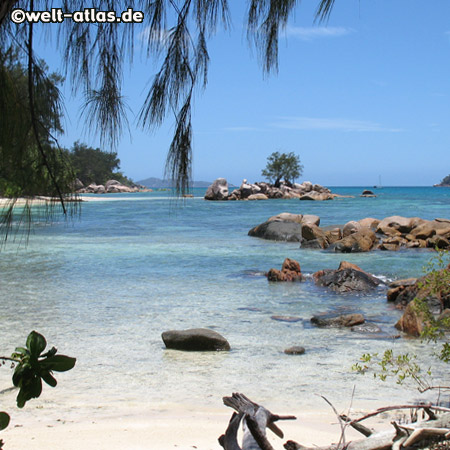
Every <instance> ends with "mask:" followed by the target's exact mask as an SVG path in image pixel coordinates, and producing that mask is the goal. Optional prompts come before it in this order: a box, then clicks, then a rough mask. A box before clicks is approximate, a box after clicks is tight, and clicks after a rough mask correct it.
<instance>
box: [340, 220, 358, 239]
mask: <svg viewBox="0 0 450 450" xmlns="http://www.w3.org/2000/svg"><path fill="white" fill-rule="evenodd" d="M361 228H362V227H361V224H360V223H359V222H355V221H354V220H351V221H350V222H347V223H346V224H345V225H344V228H343V230H342V236H343V237H347V236H350V235H351V234H353V233H356V232H358V231H361Z"/></svg>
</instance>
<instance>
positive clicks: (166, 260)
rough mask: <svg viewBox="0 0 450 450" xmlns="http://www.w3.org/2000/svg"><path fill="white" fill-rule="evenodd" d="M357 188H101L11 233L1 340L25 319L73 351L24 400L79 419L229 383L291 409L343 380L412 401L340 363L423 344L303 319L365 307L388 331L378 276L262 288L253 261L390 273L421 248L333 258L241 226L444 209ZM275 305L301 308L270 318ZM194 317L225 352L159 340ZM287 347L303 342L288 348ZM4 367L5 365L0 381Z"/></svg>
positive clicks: (389, 318) (446, 201)
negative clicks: (337, 286)
mask: <svg viewBox="0 0 450 450" xmlns="http://www.w3.org/2000/svg"><path fill="white" fill-rule="evenodd" d="M362 190H363V189H362V188H350V187H349V188H345V187H336V188H332V191H333V192H336V193H339V194H343V195H355V196H356V197H355V198H345V199H336V200H333V201H328V202H300V201H298V200H268V201H259V202H258V201H257V202H207V201H204V200H203V194H204V192H205V190H201V189H200V190H194V195H195V198H193V199H186V200H185V201H184V202H181V203H178V204H177V203H176V202H174V200H173V199H172V198H171V197H170V195H169V194H168V193H167V192H152V193H145V194H128V195H124V194H122V195H108V196H104V197H100V199H101V200H100V201H92V202H86V203H84V204H83V206H82V210H81V216H80V217H79V218H76V219H74V220H73V221H71V222H64V221H62V222H60V223H58V222H57V223H54V224H52V225H51V226H49V225H42V224H38V225H36V227H35V228H34V230H33V233H32V235H31V237H30V240H29V243H28V246H27V247H23V246H21V247H18V246H17V245H14V244H10V245H8V246H7V247H6V248H5V249H3V250H2V251H1V253H0V274H1V278H0V295H1V304H2V307H1V310H0V319H1V322H0V323H1V333H0V348H1V349H2V352H3V353H9V352H10V351H12V350H13V348H14V346H15V345H17V344H20V343H24V341H25V338H26V336H27V334H28V332H29V331H31V330H32V329H35V330H37V331H39V332H41V333H43V334H44V335H45V336H46V337H47V338H48V340H49V344H50V345H53V344H55V345H57V346H58V348H59V350H60V351H61V352H62V353H66V354H69V355H72V356H76V357H77V359H78V361H77V365H76V368H75V369H74V370H73V371H71V372H68V373H65V374H61V375H59V377H58V379H60V380H61V381H60V385H59V386H58V387H57V388H56V389H55V390H53V391H52V390H51V388H49V387H47V388H44V394H43V396H42V398H41V399H39V400H37V401H35V402H34V403H33V406H30V409H31V410H32V408H35V407H43V408H47V410H49V411H52V413H54V414H58V415H60V416H61V415H64V416H65V417H67V415H72V414H73V415H78V416H84V417H86V415H89V417H91V416H96V415H99V416H102V415H105V416H108V415H118V414H119V415H120V412H121V411H122V412H125V411H130V412H131V413H132V411H133V408H139V407H141V406H142V405H147V406H150V407H152V408H160V407H162V406H161V405H164V404H168V403H170V404H179V405H190V404H202V405H212V406H218V407H220V405H221V398H222V396H223V395H229V394H230V393H231V392H233V391H241V392H244V393H246V394H247V395H249V396H250V397H251V398H253V399H255V400H257V401H261V402H262V403H265V404H267V405H270V406H272V405H274V404H280V405H283V409H284V410H289V407H294V406H295V407H299V405H302V406H305V405H306V406H308V405H315V404H316V403H317V402H318V400H317V397H316V396H315V395H314V394H315V393H317V394H322V395H325V396H327V397H328V398H330V400H333V401H334V402H335V403H336V404H340V401H341V400H342V401H345V405H347V404H348V398H349V396H350V393H351V391H352V388H353V386H354V385H355V386H356V394H355V397H356V398H358V399H361V400H364V401H372V400H373V401H376V400H379V401H382V402H383V401H384V403H385V404H386V401H388V402H389V403H391V402H392V401H393V400H392V399H393V398H395V399H396V401H401V400H405V399H407V398H409V396H410V392H411V391H410V390H407V389H406V388H401V387H398V386H397V385H396V384H395V383H384V384H382V385H380V384H379V382H374V381H373V379H372V377H370V376H368V375H366V376H365V377H362V376H359V375H356V374H354V373H352V372H351V370H350V367H351V365H352V364H353V363H354V362H356V360H357V359H358V358H359V356H360V355H361V354H362V353H364V352H377V351H383V350H384V349H385V348H388V347H389V348H394V349H395V350H398V351H408V352H412V353H418V354H421V353H423V349H424V348H427V347H425V346H424V344H421V343H420V342H419V341H418V340H414V339H406V338H402V339H396V340H389V339H388V340H386V339H378V338H376V339H373V338H369V337H367V336H364V335H360V334H357V333H352V332H350V331H349V330H336V329H317V328H314V327H312V326H311V324H310V322H309V320H310V318H311V316H312V315H313V314H316V313H320V312H362V313H363V314H364V315H365V316H366V318H367V320H369V321H373V322H376V323H377V324H378V325H379V326H380V327H381V328H382V330H383V331H384V332H385V334H387V335H393V334H396V333H397V332H396V330H395V329H394V328H393V325H394V323H395V322H396V321H397V320H398V318H399V317H400V315H401V312H399V311H397V310H395V309H393V308H392V307H391V306H390V305H388V304H387V303H386V289H385V288H380V289H377V290H376V291H375V292H373V293H370V294H367V295H337V294H334V293H331V292H329V291H327V290H324V289H322V288H318V287H316V286H315V285H314V284H313V283H312V281H311V280H308V281H306V282H304V283H295V284H269V283H268V282H267V279H266V278H265V276H264V272H266V271H268V270H269V269H270V268H272V267H275V268H280V266H281V264H282V262H283V260H284V259H285V258H286V257H290V258H294V259H296V260H298V261H299V262H300V265H301V268H302V271H303V272H304V273H305V274H312V273H313V272H315V271H317V270H319V269H324V268H337V267H338V265H339V262H340V261H341V260H347V261H350V262H353V263H356V264H358V265H359V266H360V267H362V268H363V269H364V270H366V271H368V272H371V273H373V274H375V275H376V276H379V277H381V278H382V279H384V280H392V279H398V278H405V277H410V276H419V275H421V274H422V267H423V266H424V265H425V264H426V263H427V261H428V260H429V259H430V257H431V256H432V255H433V253H432V252H430V251H429V250H408V251H399V252H381V251H374V252H371V253H365V254H350V255H342V254H334V253H329V252H326V251H317V250H302V249H300V248H299V245H298V244H295V243H280V242H270V241H264V240H260V239H256V238H252V237H249V236H248V235H247V233H248V230H249V229H250V228H252V227H253V226H255V225H257V224H259V223H261V222H264V221H265V220H266V219H267V218H269V217H270V216H273V215H276V214H279V213H281V212H291V213H302V214H316V215H318V216H320V218H321V225H332V224H343V223H345V222H347V221H349V220H359V219H362V218H364V217H375V218H379V219H382V218H384V217H387V216H391V215H402V216H419V217H422V218H425V219H433V218H436V217H445V218H450V189H445V188H441V189H439V188H427V187H420V188H413V187H408V188H381V189H377V190H376V192H375V193H376V194H377V197H376V198H360V197H359V194H360V193H361V192H362ZM96 198H97V199H98V197H96ZM272 315H287V316H296V317H300V318H301V320H300V321H299V322H295V323H285V322H279V321H275V320H273V319H271V316H272ZM194 327H211V328H213V329H215V330H216V331H218V332H219V333H221V334H223V335H224V336H225V337H226V338H227V339H228V340H229V342H230V344H231V346H232V351H231V352H229V353H213V354H211V353H183V352H177V351H168V350H165V349H164V345H163V342H162V340H161V333H162V332H163V331H165V330H168V329H184V328H194ZM292 345H302V346H304V347H305V348H306V353H305V354H304V355H302V356H294V357H293V356H287V355H285V354H284V353H283V350H284V349H285V348H287V347H289V346H292ZM425 359H426V358H425ZM439 370H440V369H438V370H437V374H439ZM443 370H445V369H443ZM442 373H445V372H442ZM442 373H441V375H442ZM9 377H10V372H9V370H8V369H7V368H2V369H1V370H0V382H1V383H2V384H1V386H2V388H3V387H5V386H8V385H9V383H10V381H9V380H10V378H9ZM413 392H414V391H413ZM414 396H415V397H419V394H417V393H414ZM10 397H11V398H9V399H8V396H7V395H6V396H5V398H6V400H5V401H12V400H13V397H12V396H10ZM30 405H31V404H30ZM345 405H343V406H345ZM5 408H6V407H5ZM272 409H273V410H275V409H276V408H275V407H273V408H272Z"/></svg>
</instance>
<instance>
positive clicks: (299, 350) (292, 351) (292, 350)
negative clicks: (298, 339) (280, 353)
mask: <svg viewBox="0 0 450 450" xmlns="http://www.w3.org/2000/svg"><path fill="white" fill-rule="evenodd" d="M284 353H286V355H303V354H304V353H305V347H301V346H300V345H294V346H293V347H289V348H287V349H286V350H285V351H284Z"/></svg>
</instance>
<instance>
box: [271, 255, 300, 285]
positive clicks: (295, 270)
mask: <svg viewBox="0 0 450 450" xmlns="http://www.w3.org/2000/svg"><path fill="white" fill-rule="evenodd" d="M267 279H268V280H269V281H302V279H303V275H302V272H301V269H300V263H299V262H298V261H296V260H295V259H290V258H286V259H285V260H284V262H283V265H282V267H281V271H280V270H277V269H270V270H269V272H268V273H267Z"/></svg>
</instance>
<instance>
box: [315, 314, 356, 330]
mask: <svg viewBox="0 0 450 450" xmlns="http://www.w3.org/2000/svg"><path fill="white" fill-rule="evenodd" d="M364 322H365V319H364V316H363V315H362V314H343V315H341V316H336V317H325V316H324V317H322V316H314V317H312V318H311V323H313V324H314V325H317V326H318V327H354V326H356V325H361V324H363V323H364Z"/></svg>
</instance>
